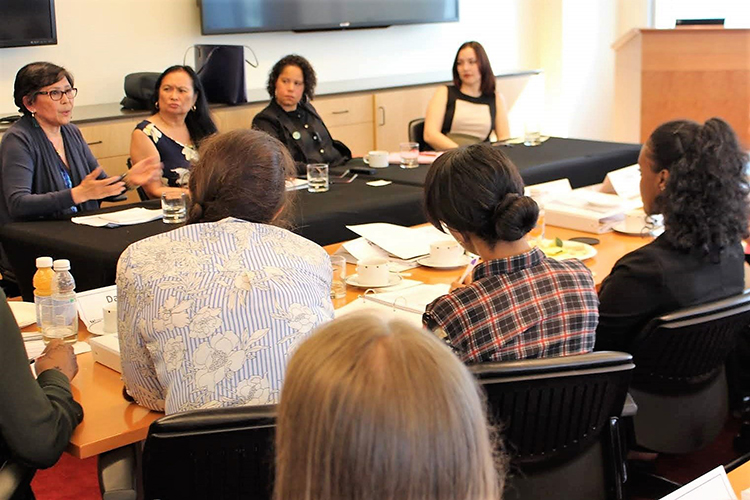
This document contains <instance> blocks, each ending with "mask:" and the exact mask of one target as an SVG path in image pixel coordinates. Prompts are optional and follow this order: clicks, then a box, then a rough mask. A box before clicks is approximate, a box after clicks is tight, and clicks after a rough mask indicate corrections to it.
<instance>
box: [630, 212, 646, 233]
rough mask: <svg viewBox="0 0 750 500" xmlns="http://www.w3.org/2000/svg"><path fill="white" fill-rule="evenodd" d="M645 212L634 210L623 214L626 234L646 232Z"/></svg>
mask: <svg viewBox="0 0 750 500" xmlns="http://www.w3.org/2000/svg"><path fill="white" fill-rule="evenodd" d="M646 217H647V215H646V212H644V211H643V210H641V209H640V208H639V209H636V210H631V211H630V212H627V213H626V214H625V231H626V232H628V233H640V232H646V231H648V222H647V220H646Z"/></svg>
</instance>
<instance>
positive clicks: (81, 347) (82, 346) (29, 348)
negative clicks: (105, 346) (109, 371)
mask: <svg viewBox="0 0 750 500" xmlns="http://www.w3.org/2000/svg"><path fill="white" fill-rule="evenodd" d="M23 345H24V346H25V347H26V354H27V356H28V358H29V359H36V358H38V357H39V356H40V355H41V354H42V351H44V348H45V347H46V344H45V343H44V341H43V340H31V341H29V342H24V344H23ZM89 351H91V346H90V345H88V344H87V343H86V342H76V343H75V344H73V352H74V353H75V355H76V356H78V355H79V354H83V353H84V352H89Z"/></svg>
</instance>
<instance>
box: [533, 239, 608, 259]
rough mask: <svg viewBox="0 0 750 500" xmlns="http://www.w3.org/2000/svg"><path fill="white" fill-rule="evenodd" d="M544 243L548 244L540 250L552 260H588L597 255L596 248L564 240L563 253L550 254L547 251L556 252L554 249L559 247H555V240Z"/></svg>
mask: <svg viewBox="0 0 750 500" xmlns="http://www.w3.org/2000/svg"><path fill="white" fill-rule="evenodd" d="M544 241H545V243H547V244H545V245H544V246H542V247H540V248H541V249H542V251H543V252H544V254H545V255H546V256H547V257H549V258H551V259H555V260H567V259H578V260H586V259H590V258H591V257H593V256H595V255H596V248H594V247H592V246H591V245H588V244H586V243H581V242H579V241H569V240H563V242H562V243H563V246H562V249H563V251H562V252H558V253H552V254H550V253H547V251H554V249H557V248H559V247H557V246H555V240H544Z"/></svg>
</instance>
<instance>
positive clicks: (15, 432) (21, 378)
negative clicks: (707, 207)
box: [0, 290, 83, 498]
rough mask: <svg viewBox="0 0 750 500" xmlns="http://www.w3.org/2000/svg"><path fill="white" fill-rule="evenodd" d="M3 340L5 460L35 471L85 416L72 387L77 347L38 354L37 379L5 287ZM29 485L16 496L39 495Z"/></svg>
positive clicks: (0, 382) (51, 459) (0, 385)
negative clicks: (30, 365)
mask: <svg viewBox="0 0 750 500" xmlns="http://www.w3.org/2000/svg"><path fill="white" fill-rule="evenodd" d="M0 343H1V344H2V349H0V401H2V406H0V464H5V463H6V462H8V461H12V462H15V463H17V464H21V465H24V466H26V467H29V468H30V469H32V470H33V469H44V468H47V467H51V466H53V465H54V464H55V463H56V462H57V460H58V459H59V458H60V455H62V453H63V451H65V447H66V446H67V445H68V442H69V441H70V436H71V435H72V434H73V430H75V428H76V427H77V426H78V424H79V423H80V422H81V420H82V419H83V409H82V408H81V405H79V404H78V403H77V402H76V401H75V400H74V399H73V395H72V394H71V392H70V381H71V380H72V379H73V377H75V376H76V373H78V363H77V362H76V357H75V354H74V353H73V347H72V346H70V345H69V344H64V343H62V342H61V341H59V340H56V341H52V342H50V344H49V345H48V346H47V348H46V349H45V350H44V352H43V353H42V355H41V356H39V357H38V358H37V359H36V363H35V368H36V373H37V377H36V380H35V379H34V374H33V373H32V372H31V370H30V369H29V360H28V357H27V355H26V349H25V348H24V344H23V338H22V336H21V332H20V331H19V329H18V324H17V323H16V320H15V318H14V317H13V313H12V312H11V310H10V307H8V302H7V300H6V298H5V294H4V293H3V292H2V291H1V290H0ZM31 475H33V474H31ZM29 480H30V478H29ZM23 488H24V490H25V491H20V492H17V496H14V497H13V498H34V496H33V494H32V493H31V488H30V487H29V485H28V484H26V485H25V486H24V487H23Z"/></svg>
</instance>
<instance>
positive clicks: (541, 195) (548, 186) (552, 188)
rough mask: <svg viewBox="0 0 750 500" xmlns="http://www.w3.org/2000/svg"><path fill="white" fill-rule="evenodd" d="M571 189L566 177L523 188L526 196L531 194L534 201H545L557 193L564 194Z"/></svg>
mask: <svg viewBox="0 0 750 500" xmlns="http://www.w3.org/2000/svg"><path fill="white" fill-rule="evenodd" d="M572 190H573V187H572V186H571V185H570V180H568V179H557V180H555V181H549V182H543V183H541V184H533V185H531V186H526V187H525V188H524V193H523V194H525V195H526V196H531V197H532V198H534V200H535V201H545V200H547V199H552V198H554V197H555V196H557V195H564V194H566V193H569V192H571V191H572Z"/></svg>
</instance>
